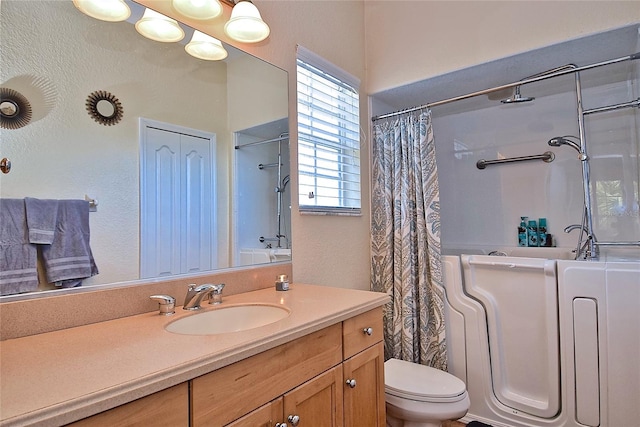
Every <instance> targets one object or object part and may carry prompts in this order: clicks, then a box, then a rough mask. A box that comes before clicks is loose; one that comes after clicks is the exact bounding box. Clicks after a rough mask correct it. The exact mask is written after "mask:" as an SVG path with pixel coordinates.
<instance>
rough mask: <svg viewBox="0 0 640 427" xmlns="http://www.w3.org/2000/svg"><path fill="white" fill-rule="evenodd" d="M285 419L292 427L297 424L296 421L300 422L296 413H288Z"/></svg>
mask: <svg viewBox="0 0 640 427" xmlns="http://www.w3.org/2000/svg"><path fill="white" fill-rule="evenodd" d="M287 421H289V422H290V423H291V425H292V426H293V427H295V426H297V425H298V423H299V422H300V417H299V416H297V415H289V416H288V417H287Z"/></svg>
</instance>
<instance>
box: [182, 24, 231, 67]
mask: <svg viewBox="0 0 640 427" xmlns="http://www.w3.org/2000/svg"><path fill="white" fill-rule="evenodd" d="M184 50H186V51H187V53H188V54H189V55H191V56H195V57H196V58H199V59H204V60H205V61H220V60H222V59H224V58H226V57H227V51H226V50H225V48H224V47H223V46H222V42H221V41H220V40H218V39H216V38H213V37H211V36H209V35H207V34H204V33H201V32H200V31H198V30H196V31H194V32H193V37H191V41H190V42H189V43H187V45H186V46H185V47H184Z"/></svg>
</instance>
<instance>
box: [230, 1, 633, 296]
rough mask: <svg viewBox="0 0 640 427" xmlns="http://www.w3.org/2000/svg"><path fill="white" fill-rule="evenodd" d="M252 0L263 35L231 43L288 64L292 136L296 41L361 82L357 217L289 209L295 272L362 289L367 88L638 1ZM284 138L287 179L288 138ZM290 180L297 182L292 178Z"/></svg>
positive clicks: (567, 31) (503, 52)
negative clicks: (266, 31) (267, 31)
mask: <svg viewBox="0 0 640 427" xmlns="http://www.w3.org/2000/svg"><path fill="white" fill-rule="evenodd" d="M254 2H255V4H256V5H257V6H258V8H259V9H260V11H261V13H262V16H263V18H264V19H265V21H267V22H268V23H269V25H270V27H271V35H270V37H269V39H267V40H266V41H265V42H262V43H260V44H258V45H256V46H240V47H241V48H242V49H244V50H247V51H249V52H250V53H253V54H254V55H256V56H258V57H261V58H263V59H265V60H267V61H269V62H271V63H273V64H275V65H277V66H279V67H281V68H283V69H285V70H286V71H288V72H289V100H290V101H289V104H290V105H289V109H290V110H289V113H290V117H291V118H292V121H291V123H292V125H291V126H292V127H293V128H294V129H292V141H295V140H296V132H295V120H294V119H295V115H296V108H295V104H296V97H295V89H296V86H295V46H296V44H301V45H303V46H305V47H306V48H308V49H310V50H312V51H314V52H316V53H317V54H319V55H321V56H323V57H324V58H326V59H327V60H329V61H331V62H333V63H334V64H336V65H337V66H339V67H341V68H343V69H345V70H347V71H348V72H350V73H352V74H353V75H355V76H357V77H359V78H360V79H361V81H362V82H363V86H362V91H361V94H362V101H363V102H362V113H363V116H362V118H361V124H362V128H363V135H362V141H363V144H362V147H363V152H362V155H363V157H362V160H363V161H362V163H363V175H362V179H363V183H364V185H363V216H362V217H359V218H343V217H312V216H301V215H299V214H298V213H297V209H296V208H297V198H296V197H294V201H293V215H292V228H293V232H292V234H293V272H294V280H296V281H300V282H307V283H315V284H325V285H332V286H344V287H353V288H359V289H368V288H369V277H370V267H369V236H370V231H369V215H370V211H369V207H368V205H369V191H370V185H369V181H370V177H369V160H368V159H369V146H370V144H369V138H370V136H369V128H370V126H369V119H368V115H369V114H368V110H367V109H366V103H365V101H366V99H365V98H366V95H368V94H371V93H375V92H378V91H381V90H384V89H388V88H391V87H397V86H401V85H403V84H407V83H410V82H413V81H417V80H422V79H425V78H429V77H432V76H435V75H439V74H442V73H446V72H449V71H453V70H456V69H460V68H465V67H469V66H472V65H476V64H480V63H483V62H486V61H489V60H493V59H497V58H501V57H505V56H509V55H513V54H515V53H519V52H523V51H527V50H530V49H534V48H537V47H541V46H546V45H550V44H553V43H557V42H560V41H563V40H566V39H570V38H575V37H579V36H583V35H587V34H591V33H595V32H599V31H602V30H606V29H610V28H615V27H619V26H622V25H625V24H628V23H631V22H636V21H639V20H640V2H639V1H624V2H621V1H599V2H587V1H535V2H534V1H495V2H487V1H396V0H387V1H378V0H363V1H328V0H317V1H280V0H277V1H276V0H255V1H254ZM232 44H233V43H232ZM365 70H366V71H365ZM291 146H292V165H291V166H292V177H295V176H296V171H297V164H296V163H297V162H296V155H297V152H296V144H295V143H292V145H291ZM292 184H293V186H292V188H297V179H295V178H294V179H293V180H292Z"/></svg>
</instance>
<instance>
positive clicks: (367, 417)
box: [342, 308, 386, 427]
mask: <svg viewBox="0 0 640 427" xmlns="http://www.w3.org/2000/svg"><path fill="white" fill-rule="evenodd" d="M382 337H383V331H382V308H377V309H374V310H371V311H368V312H366V313H363V314H361V315H359V316H356V317H353V318H351V319H347V320H345V321H344V322H343V352H344V362H343V364H342V366H343V372H344V379H345V381H344V382H343V384H344V427H361V426H367V427H385V426H386V410H385V398H384V344H383V342H382Z"/></svg>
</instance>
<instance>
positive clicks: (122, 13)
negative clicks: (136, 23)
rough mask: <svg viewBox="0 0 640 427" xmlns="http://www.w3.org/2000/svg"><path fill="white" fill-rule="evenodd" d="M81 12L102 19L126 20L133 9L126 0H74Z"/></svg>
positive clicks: (110, 20) (111, 20) (112, 20)
mask: <svg viewBox="0 0 640 427" xmlns="http://www.w3.org/2000/svg"><path fill="white" fill-rule="evenodd" d="M73 4H74V6H75V7H76V8H78V10H80V12H82V13H84V14H85V15H89V16H90V17H92V18H96V19H100V20H101V21H108V22H119V21H125V20H126V19H127V18H129V16H131V9H130V8H129V6H128V5H127V4H126V3H125V2H124V0H73Z"/></svg>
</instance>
